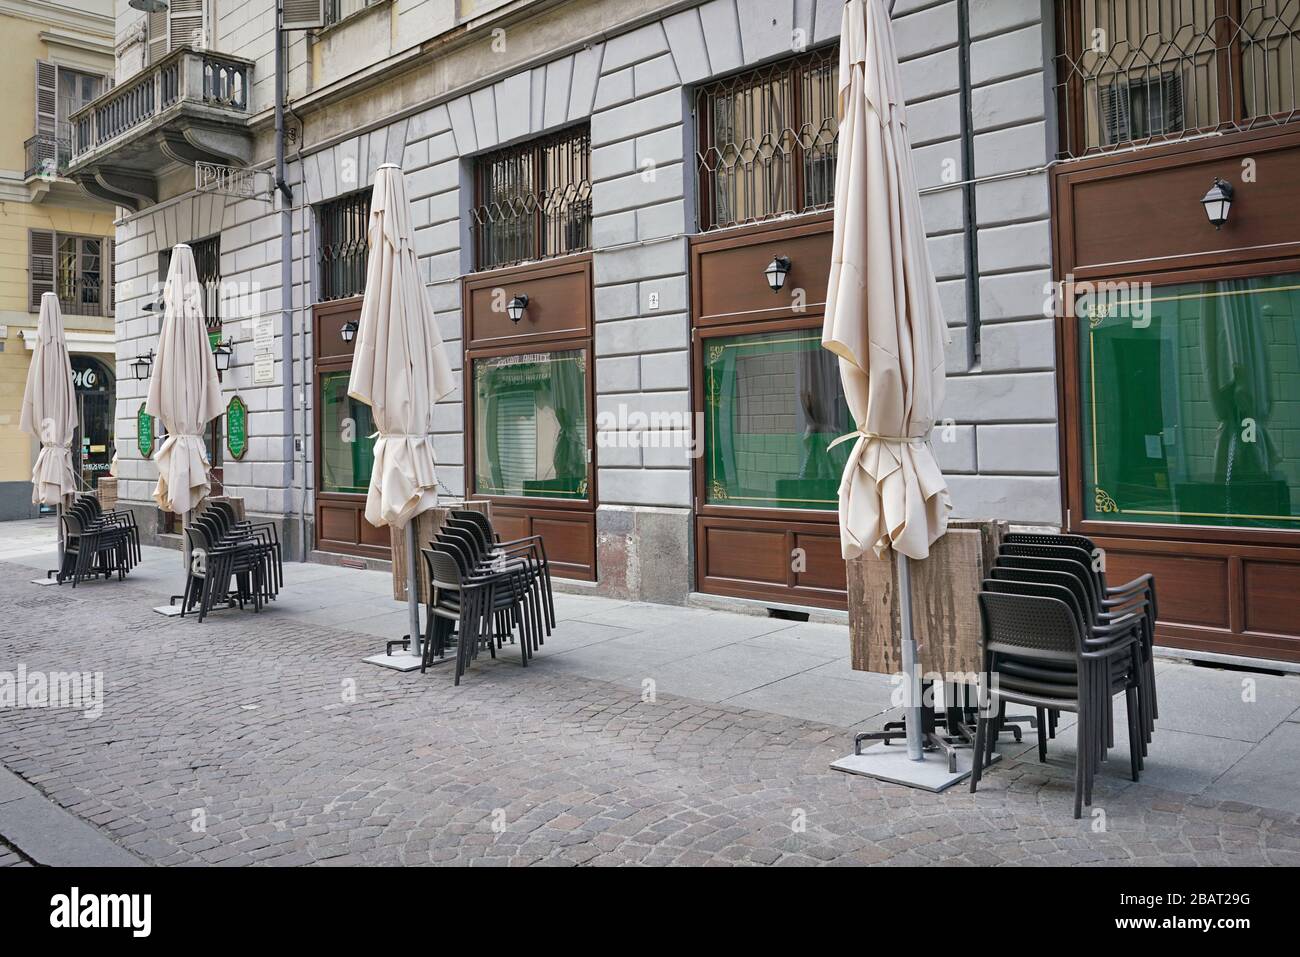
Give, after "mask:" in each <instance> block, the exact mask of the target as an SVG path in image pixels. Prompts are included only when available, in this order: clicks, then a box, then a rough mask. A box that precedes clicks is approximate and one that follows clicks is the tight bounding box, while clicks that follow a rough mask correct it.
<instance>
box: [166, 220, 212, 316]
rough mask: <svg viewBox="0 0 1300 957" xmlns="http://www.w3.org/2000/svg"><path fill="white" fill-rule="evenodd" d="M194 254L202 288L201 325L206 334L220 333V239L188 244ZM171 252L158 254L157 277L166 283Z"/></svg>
mask: <svg viewBox="0 0 1300 957" xmlns="http://www.w3.org/2000/svg"><path fill="white" fill-rule="evenodd" d="M189 247H190V252H192V253H193V254H194V268H195V270H196V272H197V273H198V280H199V285H200V286H202V287H203V324H204V325H205V326H206V327H207V330H208V332H220V331H221V237H220V236H209V237H208V238H207V239H199V240H195V241H194V242H191V243H189ZM171 264H172V251H171V250H170V249H164V250H162V251H161V252H160V253H159V254H158V277H159V280H160V281H161V282H166V281H167V274H168V272H170V271H171Z"/></svg>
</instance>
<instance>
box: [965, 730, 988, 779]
mask: <svg viewBox="0 0 1300 957" xmlns="http://www.w3.org/2000/svg"><path fill="white" fill-rule="evenodd" d="M988 734H989V719H988V718H986V717H984V716H983V715H980V717H979V718H977V719H976V721H975V745H974V747H973V748H972V749H971V761H972V762H973V763H972V764H971V769H970V793H971V794H974V793H975V788H976V786H977V785H978V784H979V783H980V777H981V775H982V772H983V768H984V739H985V738H987V737H988Z"/></svg>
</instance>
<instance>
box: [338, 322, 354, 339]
mask: <svg viewBox="0 0 1300 957" xmlns="http://www.w3.org/2000/svg"><path fill="white" fill-rule="evenodd" d="M339 334H340V335H341V336H343V341H344V342H351V341H352V340H353V339H355V338H356V337H357V321H356V320H355V319H349V320H348V321H347V322H345V323H343V328H342V330H340V333H339Z"/></svg>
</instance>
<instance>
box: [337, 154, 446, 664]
mask: <svg viewBox="0 0 1300 957" xmlns="http://www.w3.org/2000/svg"><path fill="white" fill-rule="evenodd" d="M368 239H369V243H370V254H369V260H368V262H367V265H366V289H365V297H364V299H363V301H362V306H361V320H360V322H359V327H358V329H357V335H356V346H355V350H354V352H353V357H352V375H351V378H350V379H349V381H348V395H349V396H351V397H352V398H354V399H357V400H358V401H360V402H364V403H366V404H367V405H369V406H370V408H371V411H372V413H373V415H374V420H375V427H376V429H377V430H378V431H377V433H376V435H377V439H376V441H375V448H374V455H375V460H374V466H373V467H372V469H371V472H370V489H369V492H368V493H367V495H366V521H368V522H369V523H370V524H371V525H373V526H375V527H376V528H382V527H384V526H385V525H392V526H397V527H402V526H410V523H411V522H412V520H413V519H414V518H415V517H416V516H417V515H419V514H420V513H421V512H425V511H428V510H429V509H431V508H433V507H434V506H435V505H437V504H438V479H437V474H436V467H437V462H436V460H435V457H434V452H433V435H432V433H433V406H434V403H435V402H437V401H438V400H439V399H441V398H442V397H443V396H445V395H447V394H448V393H449V392H451V391H452V389H454V388H455V386H456V382H455V378H454V377H453V375H452V371H451V362H450V360H449V359H448V357H447V350H446V348H445V347H444V346H443V343H442V337H441V336H439V335H438V327H437V323H436V320H435V318H434V315H433V305H432V303H430V302H429V297H428V294H427V293H426V291H425V288H424V282H423V281H422V280H421V278H420V267H419V261H418V260H417V258H416V255H415V238H414V231H413V230H412V228H411V207H410V203H409V201H408V200H407V197H406V182H405V180H404V179H403V177H402V171H401V169H400V168H399V167H397V166H395V165H393V164H391V163H386V164H384V165H383V166H380V167H379V169H377V170H376V171H375V182H374V189H373V192H372V193H371V199H370V224H369V230H368ZM406 546H407V563H406V565H407V567H406V574H407V605H408V608H409V610H410V623H411V650H412V652H413V653H414V654H415V655H416V656H418V655H419V652H420V606H419V595H418V594H417V588H416V584H415V582H416V567H417V565H416V563H417V562H418V561H419V558H420V556H419V551H418V547H417V543H416V541H415V534H414V528H413V527H408V533H407V535H406Z"/></svg>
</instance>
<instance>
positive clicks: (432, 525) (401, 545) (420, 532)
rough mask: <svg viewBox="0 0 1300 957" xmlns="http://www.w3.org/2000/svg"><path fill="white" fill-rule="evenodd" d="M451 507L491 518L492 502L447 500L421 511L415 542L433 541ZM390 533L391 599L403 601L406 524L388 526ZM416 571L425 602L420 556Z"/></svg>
mask: <svg viewBox="0 0 1300 957" xmlns="http://www.w3.org/2000/svg"><path fill="white" fill-rule="evenodd" d="M452 509H456V510H458V511H459V510H461V509H466V510H468V511H471V512H481V513H482V514H484V515H486V516H487V517H488V518H489V519H491V518H492V503H491V502H484V501H470V502H448V503H447V504H446V505H439V506H437V507H436V508H431V509H429V510H428V511H427V512H422V513H421V514H420V515H419V517H418V518H417V519H416V520H415V521H416V528H417V531H416V536H417V537H416V541H417V542H419V544H420V547H421V548H423V547H425V546H427V545H432V544H433V537H434V536H435V535H437V534H438V530H439V529H440V528H442V523H443V522H445V521H446V520H447V516H448V514H449V513H450V512H451V510H452ZM389 536H390V539H391V543H392V554H393V598H394V599H396V600H397V601H406V529H405V527H403V528H390V529H389ZM416 574H417V575H418V576H419V590H420V601H422V602H427V601H428V599H429V570H428V569H427V568H426V567H425V564H424V559H420V561H419V563H418V564H417V566H416Z"/></svg>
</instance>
